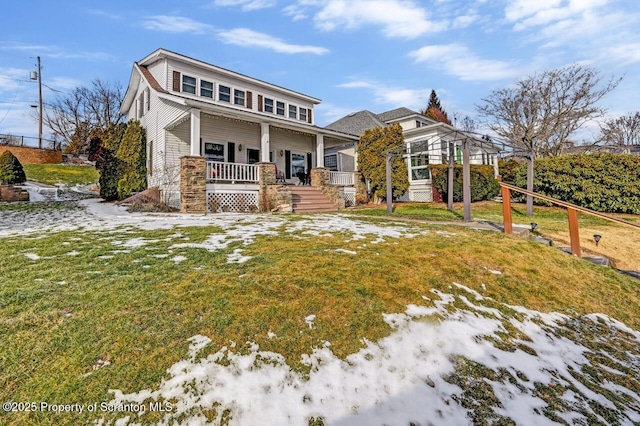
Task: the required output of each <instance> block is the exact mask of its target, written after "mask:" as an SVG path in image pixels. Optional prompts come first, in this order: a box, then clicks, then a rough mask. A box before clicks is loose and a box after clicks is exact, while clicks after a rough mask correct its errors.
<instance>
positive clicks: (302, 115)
mask: <svg viewBox="0 0 640 426" xmlns="http://www.w3.org/2000/svg"><path fill="white" fill-rule="evenodd" d="M300 120H302V121H307V109H306V108H300Z"/></svg>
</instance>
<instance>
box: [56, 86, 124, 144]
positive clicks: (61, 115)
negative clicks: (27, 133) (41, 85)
mask: <svg viewBox="0 0 640 426" xmlns="http://www.w3.org/2000/svg"><path fill="white" fill-rule="evenodd" d="M122 97H123V93H122V86H121V85H120V84H119V83H115V84H109V83H106V82H103V81H102V80H100V79H96V80H93V82H91V87H76V88H75V89H73V90H72V91H71V93H69V94H65V95H61V96H58V97H57V98H56V99H55V100H54V101H53V102H52V103H50V104H47V105H46V109H45V113H44V117H43V121H44V123H45V124H46V126H47V127H49V129H51V132H52V135H53V137H54V139H56V140H61V141H62V143H63V144H65V145H67V148H68V150H69V151H71V152H84V151H85V150H86V148H87V144H88V141H89V134H90V133H91V132H92V130H94V129H96V128H99V129H106V128H107V127H109V126H110V125H115V124H118V123H120V122H121V121H122V119H123V117H124V116H123V115H122V114H120V103H121V101H122Z"/></svg>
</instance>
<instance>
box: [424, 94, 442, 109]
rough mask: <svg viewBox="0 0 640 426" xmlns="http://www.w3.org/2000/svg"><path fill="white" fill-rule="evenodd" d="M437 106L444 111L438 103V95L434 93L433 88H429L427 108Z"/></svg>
mask: <svg viewBox="0 0 640 426" xmlns="http://www.w3.org/2000/svg"><path fill="white" fill-rule="evenodd" d="M433 107H435V108H438V109H439V110H440V111H442V112H444V110H443V109H442V105H440V99H439V98H438V95H437V94H436V91H435V90H431V95H430V96H429V104H428V105H427V109H429V108H433Z"/></svg>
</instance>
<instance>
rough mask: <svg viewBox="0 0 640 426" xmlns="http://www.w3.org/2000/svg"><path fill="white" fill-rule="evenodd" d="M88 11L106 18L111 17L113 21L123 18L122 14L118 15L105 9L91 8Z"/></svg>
mask: <svg viewBox="0 0 640 426" xmlns="http://www.w3.org/2000/svg"><path fill="white" fill-rule="evenodd" d="M88 12H89V13H90V14H92V15H98V16H102V17H104V18H108V19H111V20H113V21H120V20H122V19H123V18H122V16H120V15H116V14H115V13H110V12H105V11H104V10H99V9H91V10H89V11H88Z"/></svg>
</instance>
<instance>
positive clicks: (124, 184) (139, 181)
mask: <svg viewBox="0 0 640 426" xmlns="http://www.w3.org/2000/svg"><path fill="white" fill-rule="evenodd" d="M146 145H147V142H146V137H145V131H144V128H143V127H142V126H141V125H140V122H139V121H138V120H135V121H129V122H128V123H127V128H126V130H125V131H124V133H123V135H122V139H121V140H120V144H119V145H118V151H117V152H116V157H118V159H119V160H120V161H121V162H122V165H123V173H122V177H121V178H120V179H119V180H118V196H119V197H120V198H121V199H122V198H125V197H128V196H129V195H130V194H131V193H133V192H136V191H143V190H145V189H146V188H147V151H146Z"/></svg>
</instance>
